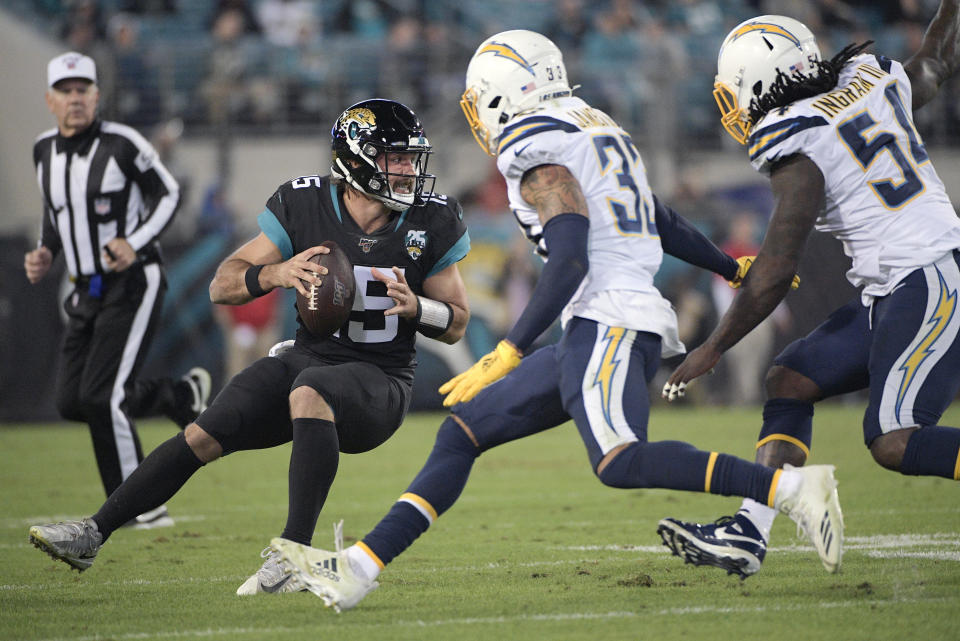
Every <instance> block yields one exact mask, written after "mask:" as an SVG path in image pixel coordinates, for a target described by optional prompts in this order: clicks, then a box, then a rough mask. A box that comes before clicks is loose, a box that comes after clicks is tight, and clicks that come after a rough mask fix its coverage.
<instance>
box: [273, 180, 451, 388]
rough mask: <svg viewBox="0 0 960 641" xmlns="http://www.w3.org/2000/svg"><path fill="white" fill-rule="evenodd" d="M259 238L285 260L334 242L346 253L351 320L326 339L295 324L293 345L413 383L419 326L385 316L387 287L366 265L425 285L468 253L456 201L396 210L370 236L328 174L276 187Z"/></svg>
mask: <svg viewBox="0 0 960 641" xmlns="http://www.w3.org/2000/svg"><path fill="white" fill-rule="evenodd" d="M257 223H258V224H259V226H260V229H261V230H262V231H263V233H264V234H265V235H266V236H267V237H268V238H269V239H270V240H271V241H272V242H273V243H274V244H275V245H276V246H277V247H278V248H279V249H280V253H281V254H282V255H283V260H287V259H289V258H291V257H293V256H294V255H296V254H298V253H300V252H302V251H304V250H306V249H309V248H310V247H314V246H316V245H319V244H320V243H322V242H323V241H325V240H332V241H334V242H336V243H337V245H339V247H340V248H341V249H342V250H343V251H345V252H346V254H347V257H348V258H349V259H350V262H351V263H352V264H353V273H354V277H355V278H356V281H357V294H356V297H355V298H354V303H353V310H352V311H351V312H350V319H349V320H348V321H347V323H346V324H345V325H344V326H343V327H341V328H340V330H338V331H337V333H336V334H334V335H333V336H331V337H329V338H317V337H315V336H313V335H312V334H310V332H308V331H307V330H306V329H305V328H304V327H303V323H302V322H301V321H300V318H299V316H298V317H297V322H298V323H299V324H300V327H299V329H298V330H297V342H298V343H299V344H301V345H303V346H305V347H307V348H309V349H310V350H311V351H313V352H315V353H317V354H320V355H321V356H323V357H324V358H328V359H330V360H331V361H333V362H348V361H356V360H360V361H365V362H369V363H373V364H374V365H377V366H379V367H382V368H383V369H384V370H387V371H388V372H389V373H391V374H393V375H399V376H405V377H408V378H409V379H411V380H412V378H413V368H414V367H415V366H416V361H415V358H414V355H415V354H414V343H415V338H416V336H415V335H416V331H417V325H416V323H415V322H413V321H412V320H409V319H405V318H400V317H398V316H384V315H383V311H384V310H385V309H389V308H391V307H393V305H394V303H393V299H391V298H390V297H389V296H387V286H386V285H385V284H384V283H381V282H380V281H378V280H376V279H375V278H374V277H373V275H372V272H371V268H373V267H376V268H377V269H378V270H379V271H381V272H385V273H386V274H388V275H390V276H392V274H393V272H392V271H391V269H390V268H391V267H392V266H397V267H399V268H400V269H402V270H403V274H404V277H405V278H406V280H407V283H408V284H409V285H410V289H411V290H413V292H414V293H415V294H418V295H419V294H423V283H424V281H425V280H426V279H428V278H429V277H430V276H433V275H434V274H436V273H438V272H440V271H442V270H444V269H446V268H447V267H449V266H450V265H453V264H455V263H456V262H458V261H459V260H461V259H462V258H463V257H464V256H466V255H467V252H468V251H470V237H469V235H468V234H467V228H466V226H465V225H464V223H463V213H462V210H461V208H460V205H459V203H457V201H456V200H454V199H453V198H448V197H446V196H441V195H433V196H431V197H430V199H429V200H428V201H427V202H426V203H425V204H423V205H421V206H415V207H410V208H409V209H406V210H404V211H402V212H397V213H395V214H394V215H393V216H392V217H391V219H390V222H388V223H387V224H386V225H384V226H383V227H381V228H380V229H378V230H377V231H375V232H373V233H369V234H368V233H364V232H363V231H362V230H361V229H360V227H358V226H357V224H356V222H354V220H353V218H351V216H350V214H349V212H348V211H347V208H346V206H345V205H344V203H343V187H342V186H339V185H338V184H336V183H333V182H331V181H330V177H329V176H324V177H321V176H302V177H300V178H297V179H295V180H291V181H289V182H286V183H284V184H283V185H281V186H280V187H279V188H278V189H277V191H276V192H274V194H273V195H272V196H271V197H270V199H269V200H268V201H267V206H266V209H265V210H264V211H263V212H262V213H261V214H260V215H259V216H258V217H257Z"/></svg>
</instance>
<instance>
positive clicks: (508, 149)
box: [497, 97, 684, 356]
mask: <svg viewBox="0 0 960 641" xmlns="http://www.w3.org/2000/svg"><path fill="white" fill-rule="evenodd" d="M540 165H561V166H563V167H565V168H566V169H567V170H568V171H569V172H570V173H571V174H572V175H573V177H574V178H576V180H577V182H578V183H579V184H580V189H581V191H582V192H583V195H584V197H585V198H586V201H587V207H588V210H589V217H590V232H589V238H588V241H587V243H588V245H587V247H588V252H589V257H590V269H589V271H588V273H587V276H586V278H584V280H583V283H582V284H581V285H580V289H578V290H577V292H576V293H575V294H574V295H573V298H571V300H570V302H569V303H568V304H567V306H566V308H565V309H564V311H563V315H562V320H563V323H564V325H566V322H567V321H568V320H569V319H570V318H571V317H572V316H578V317H581V318H587V319H590V320H595V321H597V322H599V323H603V324H604V325H609V326H611V327H623V328H626V329H631V330H636V331H644V332H651V333H654V334H658V335H659V336H660V337H661V338H662V343H661V350H662V353H663V355H664V356H672V355H675V354H681V353H683V352H684V347H683V344H682V343H681V342H680V340H679V338H678V336H677V318H676V315H675V314H674V312H673V308H672V307H671V305H670V303H669V302H668V301H667V300H666V299H664V298H663V296H661V295H660V292H659V291H658V290H657V288H656V287H655V286H654V284H653V277H654V275H655V274H656V273H657V270H658V269H659V268H660V263H661V261H662V260H663V248H662V247H661V245H660V236H659V235H658V233H657V227H656V224H655V213H654V211H655V210H654V201H653V192H652V191H651V189H650V185H649V184H648V182H647V176H646V170H645V168H644V166H643V161H642V160H641V158H640V153H639V152H638V151H637V148H636V147H635V146H634V144H633V141H632V140H631V139H630V136H629V135H628V134H627V132H625V131H624V130H623V129H622V128H620V126H619V125H617V123H616V122H614V121H613V120H612V119H611V118H610V117H609V116H607V115H606V114H605V113H603V112H602V111H599V110H597V109H594V108H592V107H590V106H589V105H587V103H585V102H584V101H583V100H581V99H580V98H576V97H564V98H558V99H554V100H551V101H549V102H545V103H543V104H542V105H541V106H539V107H537V108H536V109H532V110H529V111H525V112H522V113H520V114H518V115H517V116H515V117H514V119H513V121H511V122H510V124H508V125H507V126H506V127H505V128H504V130H503V133H502V134H501V135H500V139H499V149H498V152H497V167H498V169H499V170H500V173H502V174H503V176H504V178H505V179H506V182H507V195H508V197H509V200H510V207H511V209H512V210H513V213H514V216H515V217H516V218H517V222H518V223H519V224H520V227H521V228H522V229H523V231H524V233H525V234H526V236H527V238H528V239H529V240H530V241H531V242H533V243H534V244H535V245H536V246H537V253H539V254H540V255H541V256H542V257H543V258H545V259H546V260H549V252H550V248H549V247H547V246H546V243H545V242H544V239H543V226H542V225H541V224H540V218H539V215H538V214H537V211H536V209H534V208H533V207H531V206H530V205H529V204H528V203H527V202H526V201H524V200H523V198H522V197H521V196H520V181H521V179H522V178H523V175H524V173H526V172H527V171H528V170H530V169H532V168H534V167H537V166H540Z"/></svg>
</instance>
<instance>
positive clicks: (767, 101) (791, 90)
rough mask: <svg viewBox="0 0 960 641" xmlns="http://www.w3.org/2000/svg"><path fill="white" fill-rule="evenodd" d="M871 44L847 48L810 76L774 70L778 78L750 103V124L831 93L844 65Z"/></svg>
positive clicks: (817, 63)
mask: <svg viewBox="0 0 960 641" xmlns="http://www.w3.org/2000/svg"><path fill="white" fill-rule="evenodd" d="M872 44H873V40H867V41H866V42H864V43H863V44H860V45H858V44H849V45H847V46H846V47H844V48H843V50H842V51H840V53H838V54H837V55H835V56H834V57H833V58H831V59H830V60H829V61H826V62H825V61H823V60H816V61H814V66H815V69H814V70H813V71H812V72H810V73H809V74H804V73H800V72H799V71H794V72H793V74H791V75H789V76H788V75H787V74H785V73H783V72H782V71H780V70H779V69H777V77H776V79H775V80H774V81H773V83H772V84H771V85H770V88H769V89H768V90H767V91H766V92H765V93H764V94H763V95H762V96H759V97H756V98H753V99H752V100H751V101H750V122H752V123H754V124H755V123H758V122H760V119H761V118H763V117H764V116H765V115H767V113H768V112H770V111H772V110H774V109H776V108H778V107H785V106H787V105H789V104H790V103H792V102H796V101H797V100H803V99H804V98H809V97H810V96H816V95H817V94H821V93H825V92H827V91H830V90H831V89H833V88H834V87H836V86H837V81H838V80H839V78H840V70H841V69H843V67H844V65H846V64H847V62H848V61H849V60H850V59H851V58H853V57H854V56H856V55H859V54H860V52H862V51H863V50H864V49H866V48H867V47H869V46H870V45H872Z"/></svg>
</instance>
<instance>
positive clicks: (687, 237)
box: [653, 196, 737, 280]
mask: <svg viewBox="0 0 960 641" xmlns="http://www.w3.org/2000/svg"><path fill="white" fill-rule="evenodd" d="M653 202H654V209H655V215H656V224H657V231H658V232H660V244H661V245H662V246H663V251H664V252H666V253H668V254H670V255H671V256H673V257H675V258H679V259H680V260H682V261H684V262H686V263H690V264H691V265H694V266H696V267H700V268H703V269H707V270H709V271H712V272H713V273H715V274H720V275H721V276H723V277H724V278H725V279H727V280H733V279H734V277H736V275H737V261H735V260H734V259H733V258H731V257H730V256H728V255H727V254H726V253H725V252H724V251H722V250H721V249H720V248H719V247H717V246H716V245H714V244H713V243H712V242H711V241H710V239H709V238H707V237H706V236H704V235H703V234H701V233H700V231H699V230H698V229H697V228H696V227H694V226H693V225H692V224H691V223H690V222H689V221H688V220H686V219H685V218H684V217H683V216H681V215H680V214H678V213H677V212H675V211H673V210H672V209H670V208H669V207H667V206H666V205H664V204H663V203H661V202H660V200H659V199H658V198H657V197H656V196H654V197H653Z"/></svg>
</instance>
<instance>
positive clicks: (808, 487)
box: [776, 464, 843, 573]
mask: <svg viewBox="0 0 960 641" xmlns="http://www.w3.org/2000/svg"><path fill="white" fill-rule="evenodd" d="M783 469H784V471H785V472H796V473H799V474H800V475H801V476H802V482H801V484H800V487H799V488H797V490H796V491H795V492H794V493H793V494H792V495H791V496H787V497H784V498H783V500H781V501H776V502H777V506H776V507H777V509H778V510H780V511H781V512H783V513H784V514H786V515H787V516H789V517H790V518H791V519H792V520H793V521H794V523H796V524H797V532H798V533H800V532H802V533H803V534H804V535H805V536H806V537H807V538H808V539H810V541H811V542H812V543H813V546H814V547H815V548H816V550H817V554H818V555H820V561H821V562H822V563H823V567H824V568H826V570H827V572H831V573H832V572H838V571H839V570H840V564H841V561H842V558H843V513H842V512H841V511H840V498H839V497H838V496H837V481H836V479H835V478H834V477H833V471H834V467H833V466H832V465H808V466H806V467H793V466H792V465H790V464H786V465H784V466H783Z"/></svg>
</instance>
